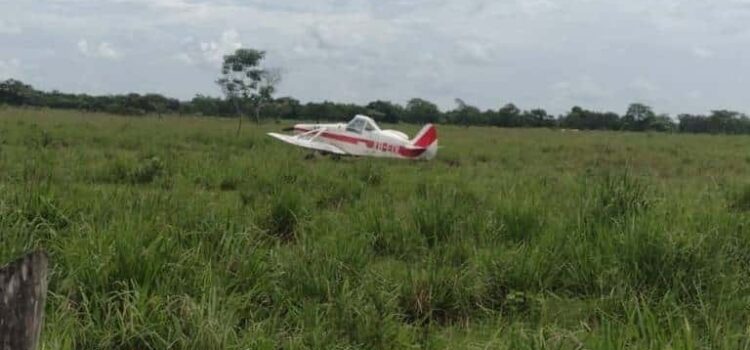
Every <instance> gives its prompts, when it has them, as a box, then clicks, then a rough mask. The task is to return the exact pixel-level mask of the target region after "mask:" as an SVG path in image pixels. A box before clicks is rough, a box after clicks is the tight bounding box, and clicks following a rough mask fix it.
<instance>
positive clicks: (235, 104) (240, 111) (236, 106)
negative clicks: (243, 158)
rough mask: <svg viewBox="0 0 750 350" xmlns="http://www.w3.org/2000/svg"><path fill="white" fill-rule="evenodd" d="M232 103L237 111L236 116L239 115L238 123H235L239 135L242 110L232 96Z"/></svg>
mask: <svg viewBox="0 0 750 350" xmlns="http://www.w3.org/2000/svg"><path fill="white" fill-rule="evenodd" d="M232 104H233V105H234V109H235V110H236V111H237V116H238V117H239V124H238V125H237V137H239V136H240V129H242V110H241V109H240V106H239V105H238V104H237V99H236V98H232Z"/></svg>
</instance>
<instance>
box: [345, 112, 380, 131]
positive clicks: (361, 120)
mask: <svg viewBox="0 0 750 350" xmlns="http://www.w3.org/2000/svg"><path fill="white" fill-rule="evenodd" d="M363 130H364V131H367V132H373V131H379V130H380V128H379V127H378V124H376V123H375V121H374V120H372V118H370V117H368V116H365V115H361V114H358V115H356V116H355V117H354V118H353V119H352V120H351V121H350V122H349V124H347V125H346V131H349V132H353V133H357V134H361V133H362V131H363Z"/></svg>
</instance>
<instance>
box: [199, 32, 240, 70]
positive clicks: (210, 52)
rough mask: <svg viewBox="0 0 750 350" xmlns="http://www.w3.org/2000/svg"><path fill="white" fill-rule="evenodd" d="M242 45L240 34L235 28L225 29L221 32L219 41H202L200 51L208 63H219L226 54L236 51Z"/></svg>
mask: <svg viewBox="0 0 750 350" xmlns="http://www.w3.org/2000/svg"><path fill="white" fill-rule="evenodd" d="M241 47H242V42H241V41H240V34H239V33H238V32H237V31H236V30H234V29H230V30H225V31H224V32H223V33H221V38H220V39H219V41H208V42H201V43H200V51H201V53H202V55H203V59H204V60H205V61H206V62H207V63H214V64H218V63H221V61H222V60H223V59H224V55H226V54H229V53H232V52H234V51H235V50H237V49H239V48H241Z"/></svg>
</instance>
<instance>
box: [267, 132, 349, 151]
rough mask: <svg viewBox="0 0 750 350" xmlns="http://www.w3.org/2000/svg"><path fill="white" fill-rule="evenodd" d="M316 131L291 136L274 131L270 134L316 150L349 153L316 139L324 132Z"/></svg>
mask: <svg viewBox="0 0 750 350" xmlns="http://www.w3.org/2000/svg"><path fill="white" fill-rule="evenodd" d="M314 132H315V133H309V132H308V133H304V134H300V135H295V136H290V135H283V134H277V133H274V132H269V133H268V136H271V137H274V138H276V139H279V140H281V141H284V142H286V143H290V144H292V145H295V146H299V147H303V148H307V149H312V150H316V151H323V152H329V153H333V154H341V155H346V154H348V153H346V152H344V151H343V150H342V149H340V148H338V147H336V146H334V145H331V144H328V143H325V142H320V141H315V138H316V137H317V136H318V135H319V134H320V132H322V130H320V131H318V130H314Z"/></svg>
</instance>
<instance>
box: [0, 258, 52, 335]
mask: <svg viewBox="0 0 750 350" xmlns="http://www.w3.org/2000/svg"><path fill="white" fill-rule="evenodd" d="M46 295H47V254H45V253H44V252H41V251H37V252H34V253H30V254H28V255H26V256H24V257H23V258H20V259H18V260H16V261H14V262H12V263H10V264H9V265H7V266H4V267H1V268H0V350H36V348H37V345H38V344H39V336H40V334H41V331H42V323H43V320H44V301H45V296H46Z"/></svg>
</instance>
